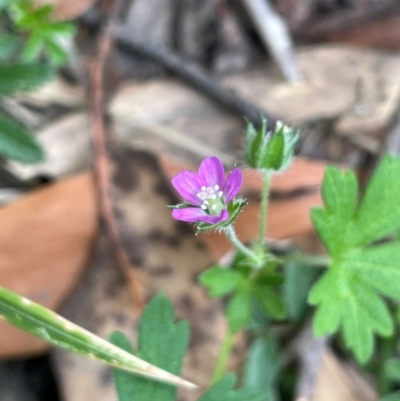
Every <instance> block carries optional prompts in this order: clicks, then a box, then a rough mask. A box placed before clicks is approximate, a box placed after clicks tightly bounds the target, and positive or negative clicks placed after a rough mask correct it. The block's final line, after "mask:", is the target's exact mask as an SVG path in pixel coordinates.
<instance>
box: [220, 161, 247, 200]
mask: <svg viewBox="0 0 400 401" xmlns="http://www.w3.org/2000/svg"><path fill="white" fill-rule="evenodd" d="M242 183H243V176H242V173H241V171H240V170H239V169H238V168H234V169H233V170H232V171H231V172H230V173H229V175H228V178H227V179H226V183H225V186H224V189H223V191H224V197H225V202H226V203H229V202H230V201H231V200H232V199H233V198H234V197H235V196H236V195H237V193H238V192H239V191H240V188H241V186H242Z"/></svg>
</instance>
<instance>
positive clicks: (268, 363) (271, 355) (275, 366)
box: [243, 335, 280, 401]
mask: <svg viewBox="0 0 400 401" xmlns="http://www.w3.org/2000/svg"><path fill="white" fill-rule="evenodd" d="M279 369H280V361H279V347H278V342H277V341H276V339H275V338H274V337H272V336H271V335H266V336H261V337H258V338H256V339H255V340H254V341H253V342H252V344H251V346H250V349H249V352H248V353H247V359H246V364H245V367H244V375H243V384H244V386H245V387H248V388H254V389H259V390H260V392H261V391H262V393H263V398H262V400H263V401H276V400H278V391H277V385H276V379H277V376H278V373H279ZM244 401H245V400H244Z"/></svg>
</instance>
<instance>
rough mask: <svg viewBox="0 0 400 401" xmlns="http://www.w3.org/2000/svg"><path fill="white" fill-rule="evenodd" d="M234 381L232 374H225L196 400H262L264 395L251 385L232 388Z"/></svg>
mask: <svg viewBox="0 0 400 401" xmlns="http://www.w3.org/2000/svg"><path fill="white" fill-rule="evenodd" d="M235 383H236V377H235V375H234V374H229V375H226V376H225V377H223V378H222V379H221V380H220V381H219V382H217V383H215V384H214V385H213V386H212V387H211V388H210V389H209V390H208V391H207V392H206V393H205V394H203V395H202V396H201V397H200V398H199V399H198V401H264V395H263V394H261V393H260V391H259V390H257V389H254V388H251V387H243V388H240V389H238V390H234V389H233V387H234V386H235Z"/></svg>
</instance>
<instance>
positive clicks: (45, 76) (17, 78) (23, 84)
mask: <svg viewBox="0 0 400 401" xmlns="http://www.w3.org/2000/svg"><path fill="white" fill-rule="evenodd" d="M52 75H53V71H52V69H51V68H50V67H49V66H47V65H45V64H13V65H0V95H11V94H13V93H16V92H26V91H29V90H32V89H34V88H35V87H37V86H39V85H41V84H43V83H45V82H46V81H48V80H49V79H50V78H51V77H52Z"/></svg>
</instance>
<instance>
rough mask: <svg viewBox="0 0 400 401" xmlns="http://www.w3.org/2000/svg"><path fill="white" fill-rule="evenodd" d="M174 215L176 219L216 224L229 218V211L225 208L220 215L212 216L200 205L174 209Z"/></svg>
mask: <svg viewBox="0 0 400 401" xmlns="http://www.w3.org/2000/svg"><path fill="white" fill-rule="evenodd" d="M172 217H173V218H174V219H175V220H181V221H186V222H188V223H200V222H204V223H210V224H216V223H219V222H220V221H225V220H228V217H229V213H228V211H227V210H226V209H223V210H222V211H221V213H220V214H219V215H218V216H210V215H209V214H207V213H206V212H205V211H204V210H203V209H200V208H198V207H186V208H184V209H174V210H173V211H172Z"/></svg>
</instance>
